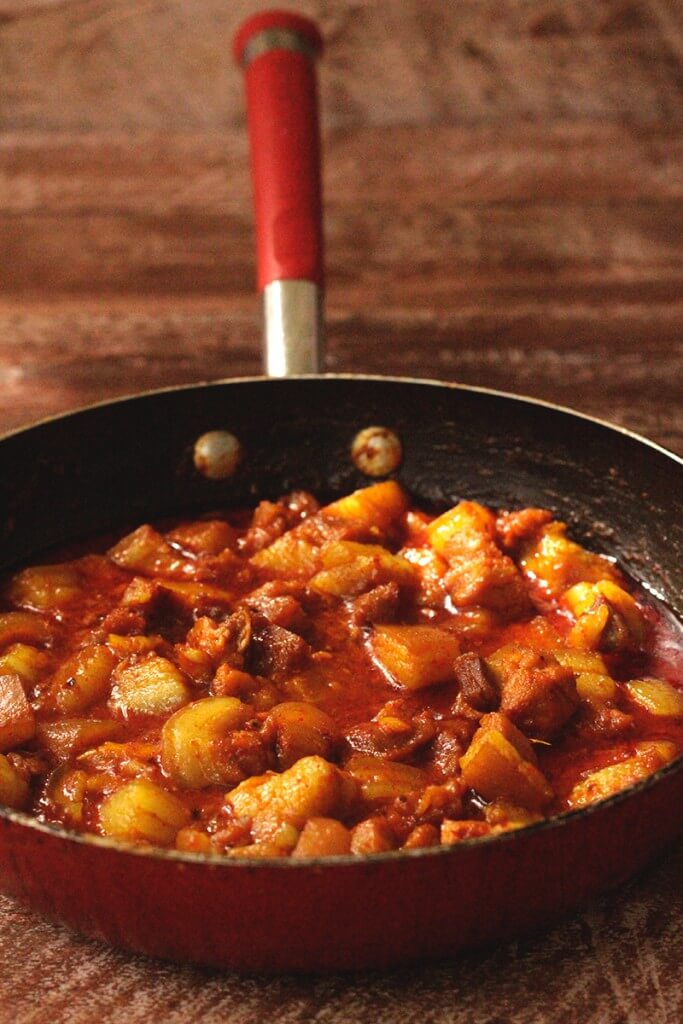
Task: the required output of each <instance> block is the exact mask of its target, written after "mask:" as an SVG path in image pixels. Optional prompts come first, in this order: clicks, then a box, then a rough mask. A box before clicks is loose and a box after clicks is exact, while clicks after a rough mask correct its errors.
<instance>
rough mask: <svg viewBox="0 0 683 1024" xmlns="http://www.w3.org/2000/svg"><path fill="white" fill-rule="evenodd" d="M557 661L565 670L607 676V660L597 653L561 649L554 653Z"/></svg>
mask: <svg viewBox="0 0 683 1024" xmlns="http://www.w3.org/2000/svg"><path fill="white" fill-rule="evenodd" d="M553 654H554V656H555V659H556V660H557V661H559V663H560V665H562V666H563V668H568V669H571V671H572V672H576V673H579V672H591V673H597V674H599V675H607V666H606V665H605V659H604V658H603V656H602V655H601V654H598V652H597V651H582V650H577V649H576V648H571V649H569V648H565V649H562V648H560V649H559V650H555V651H553Z"/></svg>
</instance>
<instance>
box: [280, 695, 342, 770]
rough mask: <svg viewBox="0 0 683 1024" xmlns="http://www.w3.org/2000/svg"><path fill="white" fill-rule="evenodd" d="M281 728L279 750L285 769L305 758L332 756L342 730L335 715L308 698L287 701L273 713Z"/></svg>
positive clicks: (281, 763) (282, 765) (281, 765)
mask: <svg viewBox="0 0 683 1024" xmlns="http://www.w3.org/2000/svg"><path fill="white" fill-rule="evenodd" d="M269 721H270V722H271V723H273V724H274V725H275V727H276V729H277V739H276V751H277V757H278V764H279V766H280V767H281V768H291V766H292V765H293V764H295V762H296V761H298V760H299V759H300V758H302V757H307V756H311V755H313V754H318V755H319V756H320V757H329V755H330V754H331V753H332V750H333V747H334V744H335V743H336V741H337V739H338V736H339V730H338V729H337V726H336V724H335V721H334V719H333V718H330V716H329V715H328V714H327V713H326V712H325V711H321V710H320V708H317V707H315V705H314V704H309V703H307V702H306V701H297V700H293V701H283V702H282V703H281V704H277V705H276V706H275V707H274V708H273V710H272V711H271V712H270V715H269Z"/></svg>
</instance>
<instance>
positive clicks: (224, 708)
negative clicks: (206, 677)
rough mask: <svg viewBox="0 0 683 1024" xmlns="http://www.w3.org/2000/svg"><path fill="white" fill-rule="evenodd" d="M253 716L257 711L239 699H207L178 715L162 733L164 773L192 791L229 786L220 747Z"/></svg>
mask: <svg viewBox="0 0 683 1024" xmlns="http://www.w3.org/2000/svg"><path fill="white" fill-rule="evenodd" d="M252 714H253V709H252V708H250V707H248V706H247V705H246V704H243V703H242V701H240V700H238V699H237V698H236V697H204V698H203V699H202V700H197V701H194V703H192V704H188V705H187V706H186V707H184V708H181V709H180V710H179V711H176V712H175V714H173V715H171V717H170V718H169V719H168V721H167V722H166V723H165V724H164V727H163V729H162V730H161V763H162V766H163V769H164V771H165V772H166V773H167V775H169V776H170V778H171V779H173V781H174V782H175V783H177V784H178V785H179V786H184V787H187V788H188V789H201V788H202V787H204V786H211V785H222V784H225V783H226V781H228V780H227V779H226V777H225V766H224V765H223V764H222V763H221V760H220V758H219V757H218V756H217V755H218V746H219V744H220V741H221V739H222V738H223V737H224V736H225V735H226V734H227V733H228V732H230V731H231V730H232V729H239V728H240V727H241V726H243V725H244V723H245V722H246V721H247V720H248V718H249V717H250V716H251V715H252Z"/></svg>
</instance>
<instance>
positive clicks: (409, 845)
mask: <svg viewBox="0 0 683 1024" xmlns="http://www.w3.org/2000/svg"><path fill="white" fill-rule="evenodd" d="M438 845H439V830H438V828H437V827H436V825H416V826H415V828H414V829H413V831H412V832H411V833H410V835H409V836H408V838H407V839H406V841H405V842H404V844H403V849H404V850H420V849H422V848H423V847H424V846H438Z"/></svg>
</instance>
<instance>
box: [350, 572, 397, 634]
mask: <svg viewBox="0 0 683 1024" xmlns="http://www.w3.org/2000/svg"><path fill="white" fill-rule="evenodd" d="M400 599H401V592H400V590H399V587H398V583H396V581H395V580H391V582H389V583H383V584H382V585H381V586H379V587H373V589H372V590H369V591H368V592H367V593H366V594H361V595H360V597H357V598H356V599H355V601H354V602H353V604H352V605H351V621H352V623H353V624H354V625H355V626H371V625H374V624H375V623H377V622H384V623H387V622H393V621H394V619H395V618H396V616H397V614H398V606H399V602H400Z"/></svg>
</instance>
